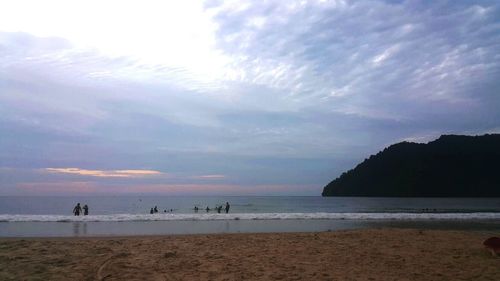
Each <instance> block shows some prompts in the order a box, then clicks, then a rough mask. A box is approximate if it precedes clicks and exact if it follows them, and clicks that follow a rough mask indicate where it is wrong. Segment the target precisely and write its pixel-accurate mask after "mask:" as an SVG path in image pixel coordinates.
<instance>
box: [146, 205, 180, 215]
mask: <svg viewBox="0 0 500 281" xmlns="http://www.w3.org/2000/svg"><path fill="white" fill-rule="evenodd" d="M173 211H174V209H170V212H173ZM163 212H164V213H166V212H167V209H165V210H163ZM149 213H150V214H156V213H158V206H155V207H154V208H151V210H149Z"/></svg>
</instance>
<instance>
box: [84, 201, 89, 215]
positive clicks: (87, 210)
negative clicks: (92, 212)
mask: <svg viewBox="0 0 500 281" xmlns="http://www.w3.org/2000/svg"><path fill="white" fill-rule="evenodd" d="M83 215H84V216H88V215H89V206H87V204H85V205H84V206H83Z"/></svg>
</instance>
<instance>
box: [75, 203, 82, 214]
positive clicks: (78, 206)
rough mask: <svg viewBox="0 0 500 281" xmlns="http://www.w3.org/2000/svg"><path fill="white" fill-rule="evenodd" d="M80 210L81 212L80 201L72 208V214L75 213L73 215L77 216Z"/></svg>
mask: <svg viewBox="0 0 500 281" xmlns="http://www.w3.org/2000/svg"><path fill="white" fill-rule="evenodd" d="M81 212H82V207H80V203H78V204H76V206H75V207H74V208H73V214H75V216H79V215H80V213H81Z"/></svg>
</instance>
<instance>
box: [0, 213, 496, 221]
mask: <svg viewBox="0 0 500 281" xmlns="http://www.w3.org/2000/svg"><path fill="white" fill-rule="evenodd" d="M303 219H307V220H320V219H321V220H324V219H327V220H500V212H499V213H491V212H490V213H486V212H478V213H242V214H171V213H167V214H153V215H150V214H113V215H91V216H62V215H0V222H77V221H84V222H121V221H210V220H303Z"/></svg>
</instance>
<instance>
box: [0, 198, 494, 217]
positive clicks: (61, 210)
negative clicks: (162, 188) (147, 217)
mask: <svg viewBox="0 0 500 281" xmlns="http://www.w3.org/2000/svg"><path fill="white" fill-rule="evenodd" d="M77 202H79V203H81V204H82V205H83V204H87V205H88V206H89V207H90V214H91V215H111V214H146V213H149V210H150V208H152V207H154V206H158V209H159V210H160V212H163V211H164V210H167V211H168V212H170V210H171V209H172V213H179V214H186V213H193V208H194V206H198V207H199V208H200V209H205V208H206V207H207V206H208V207H209V208H211V209H212V208H214V207H215V206H216V205H218V204H225V203H226V202H229V203H230V205H231V209H230V212H231V213H318V212H325V213H399V212H404V213H421V212H437V213H471V212H500V198H370V197H320V196H263V197H257V196H256V197H253V196H250V197H249V196H244V197H243V196H241V197H240V196H235V197H233V196H231V197H223V196H221V197H217V196H212V197H168V196H105V197H103V196H99V197H97V196H85V197H83V196H82V197H56V196H55V197H42V196H40V197H16V196H3V197H0V215H1V214H22V215H35V214H36V215H71V211H72V209H73V207H74V205H75V204H76V203H77Z"/></svg>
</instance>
